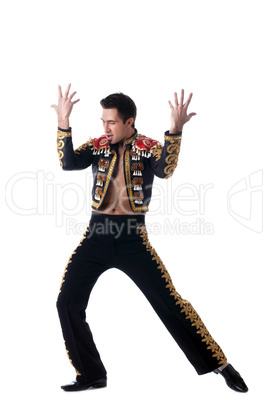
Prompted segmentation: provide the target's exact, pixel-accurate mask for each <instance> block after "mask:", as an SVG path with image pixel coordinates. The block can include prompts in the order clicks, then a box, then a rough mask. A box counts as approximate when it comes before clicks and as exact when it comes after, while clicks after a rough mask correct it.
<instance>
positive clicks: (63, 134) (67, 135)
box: [57, 130, 72, 140]
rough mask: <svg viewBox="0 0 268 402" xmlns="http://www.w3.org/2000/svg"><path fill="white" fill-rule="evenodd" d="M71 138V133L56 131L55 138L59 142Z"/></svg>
mask: <svg viewBox="0 0 268 402" xmlns="http://www.w3.org/2000/svg"><path fill="white" fill-rule="evenodd" d="M71 136H72V132H71V131H61V130H58V131H57V138H59V139H60V140H62V139H63V138H65V137H71Z"/></svg>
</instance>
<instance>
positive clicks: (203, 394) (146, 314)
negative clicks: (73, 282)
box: [0, 0, 268, 402]
mask: <svg viewBox="0 0 268 402" xmlns="http://www.w3.org/2000/svg"><path fill="white" fill-rule="evenodd" d="M265 6H266V2H265V1H260V0H256V1H254V2H253V1H245V0H244V1H240V0H232V1H230V0H225V1H222V2H220V1H208V0H203V1H197V0H192V1H191V0H188V1H187V2H186V1H180V0H176V1H173V0H165V1H157V0H155V1H146V0H143V1H140V0H136V1H135V2H134V1H131V2H130V1H119V0H114V1H107V0H103V1H99V2H96V1H81V0H77V1H75V2H74V1H66V0H65V1H57V0H53V1H50V0H47V1H44V2H40V1H39V2H38V1H29V0H25V1H21V2H19V1H10V2H8V3H7V2H6V3H5V5H3V6H2V9H1V24H0V25H1V39H2V45H1V56H2V57H1V59H2V61H1V133H2V135H1V148H2V152H1V164H2V167H1V182H2V188H3V190H4V189H6V200H5V199H4V196H2V199H1V203H2V206H1V214H2V217H1V228H2V230H1V245H2V252H1V257H2V258H1V260H2V268H1V328H2V330H1V370H3V373H2V375H1V380H2V385H1V388H2V392H4V391H7V394H6V396H5V400H8V401H14V400H17V398H21V396H22V395H23V396H25V397H27V400H28V401H36V400H38V401H40V402H41V401H47V400H49V399H50V398H52V399H53V400H57V401H63V400H67V399H68V400H74V398H75V400H83V401H86V400H88V398H90V400H91V401H117V402H121V401H126V400H127V401H130V402H132V401H137V400H142V401H145V400H154V401H163V400H174V401H176V400H178V401H180V400H183V401H188V400H189V401H190V400H194V398H196V400H197V399H201V400H205V399H206V401H208V402H210V401H215V400H217V401H218V402H219V401H225V400H226V399H228V400H229V401H235V400H238V398H241V400H242V398H244V400H248V401H257V400H263V396H264V395H265V394H266V384H265V382H266V364H267V347H266V343H267V341H266V339H267V319H266V315H267V314H266V313H267V298H266V287H267V278H266V276H265V268H266V267H267V259H266V253H265V250H264V248H265V246H267V225H265V224H264V223H265V222H264V220H265V213H266V210H265V209H264V208H263V206H264V205H266V204H267V202H265V200H266V197H265V195H266V194H265V192H266V190H267V187H265V186H264V183H265V182H266V168H267V165H266V163H267V157H266V158H265V156H266V147H267V89H268V88H267V67H268V66H267V34H268V32H267V15H266V12H265V10H266V7H265ZM69 82H71V83H72V89H73V90H77V91H78V94H77V97H79V98H80V99H81V101H80V102H79V103H78V104H77V105H75V108H74V110H73V114H72V116H71V125H72V127H73V141H74V145H75V147H78V146H79V145H81V144H82V143H83V142H85V141H87V139H88V137H89V136H91V137H96V136H99V135H101V134H102V125H101V121H100V117H101V107H100V105H99V101H100V99H102V98H103V97H105V96H107V95H108V94H109V93H112V92H116V91H122V92H124V93H126V94H128V95H129V96H131V97H132V98H133V99H134V100H135V103H136V105H137V107H138V117H137V121H136V126H137V128H138V130H139V132H141V133H143V134H146V135H148V136H150V137H153V138H155V139H158V140H160V141H163V133H164V131H165V130H168V129H169V122H170V120H169V119H170V117H169V114H170V111H169V106H168V100H169V99H170V100H172V101H173V92H174V91H178V92H179V91H180V89H181V88H184V89H185V93H186V96H188V94H189V92H193V94H194V95H193V99H192V103H191V106H190V110H189V111H190V112H192V111H194V112H196V113H197V115H196V116H195V117H194V118H193V119H192V120H191V122H189V123H188V124H187V126H185V129H184V133H183V140H182V146H181V154H180V158H179V166H178V168H177V170H176V172H175V174H174V175H173V177H172V178H171V179H169V180H167V181H163V180H162V181H161V180H160V179H156V181H155V185H156V189H155V195H157V196H159V193H161V194H162V196H161V199H163V201H161V203H160V204H159V205H158V206H157V208H156V204H154V202H152V209H151V211H150V212H149V213H148V215H147V218H146V219H147V222H148V224H149V223H154V222H157V221H158V222H160V224H161V225H162V226H161V231H160V233H151V234H149V236H150V241H151V243H152V245H153V246H154V248H155V249H156V250H157V252H158V254H159V255H160V257H161V258H162V260H163V262H164V263H165V265H166V268H167V269H168V271H169V273H170V275H171V277H172V279H173V282H174V284H175V286H176V289H177V291H178V292H179V293H180V294H181V295H182V296H183V297H184V298H186V299H188V300H190V301H191V303H192V304H193V306H194V307H195V308H196V310H197V311H198V313H199V314H200V316H201V318H202V319H203V321H204V323H205V324H206V326H207V327H208V329H209V331H210V333H211V334H212V336H213V337H214V338H215V340H216V341H217V342H218V343H219V344H220V346H221V347H222V349H223V350H224V352H225V354H226V355H227V357H228V360H229V361H230V362H231V363H232V364H233V365H234V367H235V368H236V369H237V370H238V371H240V373H241V374H242V376H243V377H244V379H245V381H246V382H247V384H248V386H249V389H250V392H249V393H248V394H246V395H239V394H237V393H235V392H233V391H232V390H230V389H229V388H228V387H227V386H226V385H225V382H224V380H223V378H221V377H220V376H216V375H214V374H213V373H212V374H208V375H205V376H198V375H197V374H196V372H195V370H194V369H193V368H192V366H191V365H190V364H189V363H188V361H187V360H186V358H185V357H184V355H183V353H182V352H181V350H180V349H179V348H178V346H177V345H176V343H175V342H174V341H173V338H172V337H171V336H170V334H169V333H168V332H167V330H166V329H165V327H164V326H163V325H162V323H161V322H160V320H159V319H158V317H157V316H156V314H155V313H154V312H153V310H152V309H151V307H150V305H149V303H148V302H147V301H146V299H145V298H144V296H143V295H142V294H141V293H140V291H139V290H138V289H137V288H136V287H135V286H134V284H133V283H132V282H131V281H130V280H129V279H128V278H127V277H125V276H124V275H123V274H122V273H121V272H120V271H118V270H111V271H110V272H109V273H106V274H105V275H103V277H101V278H100V279H99V282H98V283H97V285H96V287H95V288H94V290H93V292H92V297H91V300H90V305H89V308H88V312H87V314H88V321H89V322H90V325H91V328H92V331H93V334H94V338H95V341H96V344H97V346H98V348H99V351H100V354H101V357H102V359H103V361H104V363H105V366H106V368H107V371H108V387H107V388H106V389H103V390H96V391H85V392H81V393H79V394H75V395H73V394H67V393H64V392H63V391H62V390H61V389H60V385H62V384H65V383H68V382H70V381H72V380H74V378H75V372H74V369H73V368H72V366H71V365H70V364H69V361H68V359H67V356H66V352H65V348H64V343H63V339H62V334H61V328H60V325H59V320H58V316H57V311H56V307H55V304H56V298H57V295H58V290H59V285H60V282H61V277H62V273H63V271H64V268H65V265H66V263H67V261H68V258H69V256H70V255H71V253H72V251H73V250H74V248H75V247H76V246H77V244H78V243H79V241H80V239H81V237H82V234H83V231H84V227H83V225H84V226H85V225H86V224H87V222H88V220H89V218H90V207H89V206H90V202H91V194H90V191H91V188H90V169H88V170H87V171H80V172H63V171H62V170H61V169H60V166H59V162H58V157H57V152H56V128H57V119H56V114H55V112H54V111H53V109H51V108H50V105H51V104H53V103H56V102H57V86H58V84H61V85H62V87H63V88H65V87H66V85H67V84H68V83H69ZM88 177H89V180H88ZM250 177H251V181H250ZM179 186H182V188H183V189H184V190H185V192H183V193H180V196H182V195H183V194H184V195H188V196H189V195H190V196H191V197H190V198H188V200H185V201H183V200H182V198H180V199H177V201H176V203H175V201H174V199H172V196H173V194H174V193H175V192H176V191H178V188H179ZM202 186H210V188H209V190H208V191H207V192H206V193H205V198H202V196H201V195H200V192H199V190H200V188H202ZM233 186H235V187H233ZM184 190H183V191H184ZM230 191H231V193H230ZM158 192H159V193H158ZM194 192H195V193H194ZM2 194H4V191H2ZM177 194H178V193H177ZM164 200H165V201H164ZM203 201H204V202H205V204H204V208H203V210H202V209H200V208H201V207H200V205H203V204H202V202H203ZM262 201H263V202H262ZM183 211H184V212H183ZM67 212H68V213H69V215H67V214H66V213H67ZM202 219H203V222H205V223H206V224H208V223H209V224H210V228H212V229H213V230H212V233H210V234H209V233H207V234H206V233H204V231H202V228H201V227H198V225H197V222H200V220H202ZM71 220H72V221H71ZM178 220H179V221H178ZM167 221H168V222H177V223H179V225H178V226H177V227H178V228H180V229H181V230H177V231H176V232H175V233H166V234H164V230H165V228H166V225H167ZM70 222H71V223H73V224H75V225H76V226H75V227H74V230H73V231H71V232H70V231H69V232H68V227H69V226H70ZM182 223H183V224H184V226H183V225H182V226H181V224H182ZM182 227H184V231H183V230H182ZM185 228H186V231H185ZM187 228H188V229H187ZM265 237H266V243H265V241H264V240H265ZM89 392H90V394H89Z"/></svg>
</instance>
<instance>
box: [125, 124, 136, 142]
mask: <svg viewBox="0 0 268 402" xmlns="http://www.w3.org/2000/svg"><path fill="white" fill-rule="evenodd" d="M134 130H135V133H134V134H133V135H132V136H131V137H129V138H127V139H126V141H125V144H126V145H128V144H131V143H132V141H133V140H135V139H136V136H137V135H138V132H137V130H136V128H135V129H134Z"/></svg>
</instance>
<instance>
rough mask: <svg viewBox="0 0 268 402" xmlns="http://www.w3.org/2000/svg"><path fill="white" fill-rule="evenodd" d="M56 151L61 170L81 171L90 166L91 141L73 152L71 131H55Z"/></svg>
mask: <svg viewBox="0 0 268 402" xmlns="http://www.w3.org/2000/svg"><path fill="white" fill-rule="evenodd" d="M57 150H58V156H59V161H60V166H61V167H62V169H63V170H82V169H86V168H87V167H88V166H90V165H91V164H92V161H93V158H94V155H93V149H92V140H90V141H87V142H85V143H84V144H82V145H81V146H80V147H79V148H77V149H76V150H75V151H74V149H73V141H72V130H71V129H69V130H62V129H60V128H58V131H57Z"/></svg>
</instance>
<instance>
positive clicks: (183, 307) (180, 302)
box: [138, 226, 227, 365]
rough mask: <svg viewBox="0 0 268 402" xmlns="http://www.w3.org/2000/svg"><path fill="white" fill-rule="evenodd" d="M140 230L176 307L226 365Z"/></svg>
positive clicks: (210, 337) (220, 363) (142, 229)
mask: <svg viewBox="0 0 268 402" xmlns="http://www.w3.org/2000/svg"><path fill="white" fill-rule="evenodd" d="M138 229H139V231H140V237H141V238H142V239H143V243H142V244H144V245H145V246H146V249H147V251H148V252H150V253H151V255H152V256H153V257H152V260H153V261H156V263H157V265H158V266H157V269H159V270H160V271H161V273H162V276H161V277H162V278H163V280H165V282H166V284H167V285H166V288H168V289H169V292H170V296H172V297H173V298H174V302H175V305H176V306H179V307H180V309H181V310H180V312H181V313H183V314H185V319H186V320H190V322H191V325H192V326H193V327H195V328H196V333H197V334H199V335H200V337H201V338H202V339H201V341H202V342H205V343H206V345H207V349H208V350H211V353H212V357H215V358H216V359H217V360H218V362H219V365H222V364H225V363H226V362H227V359H226V357H225V355H224V353H223V351H222V350H221V348H220V347H219V345H218V344H217V343H216V342H215V341H214V339H213V338H212V336H211V335H210V333H209V332H208V330H207V328H206V327H205V325H204V323H203V322H202V320H201V318H200V317H199V315H198V314H197V312H196V311H195V309H194V308H193V306H192V305H191V303H190V302H189V301H187V300H184V299H183V298H182V297H181V295H180V294H179V293H178V292H177V291H176V289H175V287H174V285H173V283H172V279H171V277H170V275H169V273H168V271H167V269H166V267H165V266H164V264H163V262H162V260H161V258H160V257H159V256H158V255H157V253H156V251H155V249H154V248H153V247H152V245H151V244H150V242H149V238H148V233H147V229H146V227H145V226H139V227H138Z"/></svg>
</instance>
